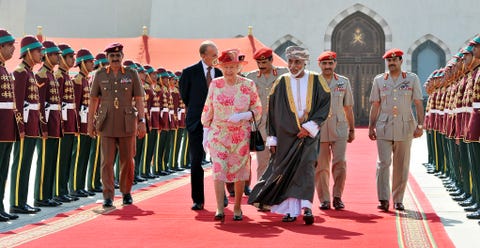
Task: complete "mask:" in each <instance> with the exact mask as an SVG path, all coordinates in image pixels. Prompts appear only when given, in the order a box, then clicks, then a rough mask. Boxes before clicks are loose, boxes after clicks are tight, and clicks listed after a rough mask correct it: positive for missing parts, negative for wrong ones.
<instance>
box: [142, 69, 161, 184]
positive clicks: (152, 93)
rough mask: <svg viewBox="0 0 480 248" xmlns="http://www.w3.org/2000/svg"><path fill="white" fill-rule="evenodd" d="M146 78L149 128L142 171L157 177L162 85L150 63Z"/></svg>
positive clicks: (143, 173) (149, 175) (145, 174)
mask: <svg viewBox="0 0 480 248" xmlns="http://www.w3.org/2000/svg"><path fill="white" fill-rule="evenodd" d="M144 68H145V72H146V78H145V83H144V84H143V87H144V89H145V99H146V103H147V104H146V107H147V109H148V112H145V113H148V115H147V116H148V118H147V124H149V127H150V128H149V129H148V132H147V134H146V135H145V142H144V146H143V148H142V149H143V152H142V157H141V159H140V160H141V172H142V177H144V178H156V177H157V176H156V175H155V174H152V168H151V167H152V159H153V154H154V152H155V149H156V147H157V146H156V144H157V138H158V132H159V129H160V98H159V96H158V91H159V90H160V87H159V86H158V84H157V79H158V77H157V72H156V71H155V69H153V67H152V66H150V65H145V66H144Z"/></svg>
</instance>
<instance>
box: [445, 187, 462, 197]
mask: <svg viewBox="0 0 480 248" xmlns="http://www.w3.org/2000/svg"><path fill="white" fill-rule="evenodd" d="M448 194H449V195H450V196H459V195H461V194H463V191H462V190H461V189H459V190H457V191H453V192H450V193H448Z"/></svg>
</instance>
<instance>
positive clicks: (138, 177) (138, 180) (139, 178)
mask: <svg viewBox="0 0 480 248" xmlns="http://www.w3.org/2000/svg"><path fill="white" fill-rule="evenodd" d="M133 181H136V182H138V183H141V182H145V181H147V180H146V179H145V178H143V177H141V176H135V178H134V179H133Z"/></svg>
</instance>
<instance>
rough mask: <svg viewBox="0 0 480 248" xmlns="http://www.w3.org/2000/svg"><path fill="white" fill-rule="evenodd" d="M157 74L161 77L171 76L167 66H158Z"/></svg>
mask: <svg viewBox="0 0 480 248" xmlns="http://www.w3.org/2000/svg"><path fill="white" fill-rule="evenodd" d="M157 74H158V76H159V77H162V78H166V77H169V75H168V72H167V70H165V68H158V69H157Z"/></svg>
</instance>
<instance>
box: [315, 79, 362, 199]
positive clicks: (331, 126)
mask: <svg viewBox="0 0 480 248" xmlns="http://www.w3.org/2000/svg"><path fill="white" fill-rule="evenodd" d="M329 87H330V95H331V98H330V114H329V115H328V118H327V120H325V122H324V123H323V125H322V128H321V129H320V151H319V154H318V159H317V162H318V163H317V167H316V169H315V183H316V188H317V194H318V199H319V200H320V202H325V201H330V191H329V182H330V160H331V161H332V175H333V179H334V185H333V197H340V198H341V197H342V193H343V189H344V187H345V179H346V159H345V152H346V149H347V139H348V134H349V126H348V122H347V117H346V115H345V111H344V109H343V107H344V106H353V94H352V87H351V85H350V81H349V80H348V78H346V77H344V76H340V75H337V74H334V76H333V78H332V80H331V81H330V83H329ZM332 156H333V158H332Z"/></svg>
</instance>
